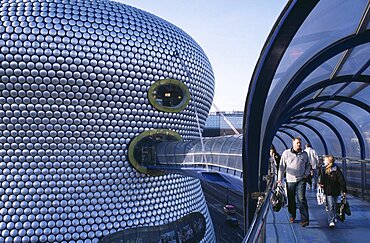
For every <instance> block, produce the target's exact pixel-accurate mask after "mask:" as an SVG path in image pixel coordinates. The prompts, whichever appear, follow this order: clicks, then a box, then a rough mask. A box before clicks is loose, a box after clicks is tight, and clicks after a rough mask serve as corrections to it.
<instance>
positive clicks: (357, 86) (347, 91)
mask: <svg viewBox="0 0 370 243" xmlns="http://www.w3.org/2000/svg"><path fill="white" fill-rule="evenodd" d="M364 85H365V86H367V85H368V84H364V83H360V82H352V83H350V84H348V85H347V86H346V87H345V88H344V89H343V90H342V91H341V92H340V93H339V94H338V95H339V96H346V97H351V96H352V95H353V94H355V93H357V92H359V91H360V90H362V89H363V88H364V87H365V86H364Z"/></svg>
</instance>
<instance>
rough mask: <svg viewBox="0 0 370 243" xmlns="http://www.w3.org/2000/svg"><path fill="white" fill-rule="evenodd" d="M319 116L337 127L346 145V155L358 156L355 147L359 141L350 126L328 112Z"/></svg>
mask: <svg viewBox="0 0 370 243" xmlns="http://www.w3.org/2000/svg"><path fill="white" fill-rule="evenodd" d="M319 117H320V118H323V119H325V120H327V121H328V122H330V124H332V125H333V126H335V127H336V128H337V130H338V132H339V133H340V135H341V137H342V139H343V141H344V144H345V147H346V156H347V157H357V158H358V157H359V156H360V154H359V152H358V149H357V147H359V143H358V140H357V137H356V134H355V133H354V131H353V130H352V128H351V127H350V126H349V125H348V124H347V123H346V122H345V121H344V120H342V119H341V118H339V117H337V116H335V115H332V114H330V113H327V112H326V113H320V116H319ZM353 138H355V139H353Z"/></svg>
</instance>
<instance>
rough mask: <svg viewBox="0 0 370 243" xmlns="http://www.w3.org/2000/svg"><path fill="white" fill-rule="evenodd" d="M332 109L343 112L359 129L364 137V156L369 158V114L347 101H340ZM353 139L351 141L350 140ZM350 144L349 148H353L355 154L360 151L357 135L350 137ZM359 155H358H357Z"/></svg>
mask: <svg viewBox="0 0 370 243" xmlns="http://www.w3.org/2000/svg"><path fill="white" fill-rule="evenodd" d="M334 110H336V111H339V112H340V113H342V114H344V115H345V116H346V117H348V118H349V119H351V120H352V121H353V122H354V123H355V124H356V127H357V128H358V129H359V130H360V132H361V134H362V137H363V138H364V139H365V149H366V158H370V156H369V153H370V134H369V133H370V115H369V112H367V111H366V110H364V109H361V108H360V107H358V106H355V105H352V104H349V103H344V102H343V103H340V104H339V105H338V106H336V107H334ZM352 140H353V141H352ZM351 141H352V144H351V145H352V146H351V150H354V154H356V155H357V153H355V152H357V151H358V153H359V152H360V147H359V145H358V140H357V137H352V139H351ZM357 156H359V155H357Z"/></svg>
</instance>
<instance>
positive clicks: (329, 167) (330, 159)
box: [324, 154, 334, 174]
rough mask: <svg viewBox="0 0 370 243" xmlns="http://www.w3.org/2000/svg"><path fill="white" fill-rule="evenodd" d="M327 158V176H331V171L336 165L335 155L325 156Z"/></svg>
mask: <svg viewBox="0 0 370 243" xmlns="http://www.w3.org/2000/svg"><path fill="white" fill-rule="evenodd" d="M325 158H327V159H328V161H329V164H327V165H326V167H325V174H330V170H331V168H332V167H333V164H334V156H333V155H331V154H330V155H325V156H324V159H325Z"/></svg>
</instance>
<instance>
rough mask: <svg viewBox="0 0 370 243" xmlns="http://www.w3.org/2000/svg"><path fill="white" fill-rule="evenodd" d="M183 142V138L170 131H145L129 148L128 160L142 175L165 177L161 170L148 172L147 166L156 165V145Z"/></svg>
mask: <svg viewBox="0 0 370 243" xmlns="http://www.w3.org/2000/svg"><path fill="white" fill-rule="evenodd" d="M170 141H182V138H181V136H180V135H179V134H178V133H177V132H175V131H171V130H168V129H153V130H150V131H145V132H143V133H141V134H140V135H138V136H137V137H136V138H134V139H133V140H132V141H131V143H130V146H129V148H128V159H129V161H130V163H131V165H132V166H133V167H134V168H135V169H137V170H138V171H139V172H141V173H145V174H149V175H163V174H164V173H163V172H162V171H159V170H148V168H147V166H155V165H156V159H157V158H156V150H155V148H156V147H155V145H156V144H158V143H161V142H170Z"/></svg>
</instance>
